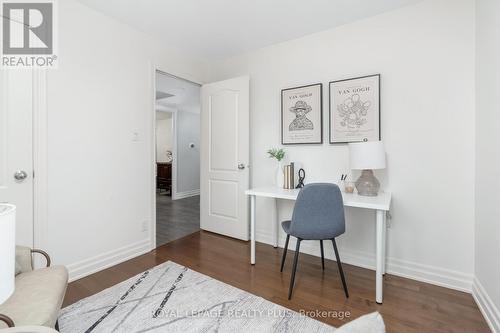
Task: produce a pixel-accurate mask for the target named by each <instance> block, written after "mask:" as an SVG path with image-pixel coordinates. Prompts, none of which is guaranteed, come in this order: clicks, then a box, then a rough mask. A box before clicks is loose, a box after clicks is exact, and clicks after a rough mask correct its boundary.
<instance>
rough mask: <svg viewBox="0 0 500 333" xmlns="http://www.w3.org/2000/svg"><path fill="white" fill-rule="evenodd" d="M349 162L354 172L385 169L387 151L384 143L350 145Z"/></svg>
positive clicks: (370, 142) (371, 142)
mask: <svg viewBox="0 0 500 333" xmlns="http://www.w3.org/2000/svg"><path fill="white" fill-rule="evenodd" d="M349 162H350V166H351V169H353V170H374V169H385V150H384V144H383V143H382V141H368V142H356V143H350V144H349Z"/></svg>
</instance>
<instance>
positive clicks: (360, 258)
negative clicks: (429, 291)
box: [256, 233, 473, 293]
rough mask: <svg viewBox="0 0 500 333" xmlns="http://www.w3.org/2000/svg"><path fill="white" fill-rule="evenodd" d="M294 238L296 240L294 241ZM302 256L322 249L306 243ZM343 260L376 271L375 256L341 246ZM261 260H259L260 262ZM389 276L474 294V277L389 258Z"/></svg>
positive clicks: (328, 253)
mask: <svg viewBox="0 0 500 333" xmlns="http://www.w3.org/2000/svg"><path fill="white" fill-rule="evenodd" d="M292 238H293V237H292ZM256 240H257V241H258V242H262V243H266V244H273V239H272V236H271V235H269V234H265V233H257V234H256ZM284 243H285V240H284V239H281V238H280V240H279V244H280V247H283V246H284ZM294 247H295V242H294V241H292V239H290V245H289V247H288V248H289V249H293V248H294ZM300 252H304V253H307V254H311V255H314V256H320V251H319V245H318V244H314V243H313V242H305V243H304V244H303V245H301V248H300ZM339 252H340V258H341V260H342V262H345V263H346V264H350V265H354V266H358V267H363V268H367V269H371V270H375V253H368V252H361V251H355V250H352V249H348V248H345V247H340V246H339ZM325 258H328V259H331V260H335V257H334V255H333V250H332V249H331V247H329V246H325ZM257 260H258V259H257ZM386 272H387V273H389V274H393V275H397V276H401V277H405V278H408V279H412V280H417V281H421V282H426V283H430V284H434V285H438V286H441V287H446V288H450V289H455V290H460V291H465V292H469V293H470V292H471V290H472V279H473V275H472V274H465V273H462V272H457V271H454V270H449V269H444V268H441V267H436V266H430V265H423V264H419V263H415V262H411V261H406V260H401V259H396V258H391V257H388V258H387V261H386Z"/></svg>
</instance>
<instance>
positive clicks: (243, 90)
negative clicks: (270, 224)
mask: <svg viewBox="0 0 500 333" xmlns="http://www.w3.org/2000/svg"><path fill="white" fill-rule="evenodd" d="M249 81H250V79H249V77H248V76H245V77H238V78H234V79H230V80H226V81H221V82H214V83H210V84H206V85H204V86H202V88H201V98H202V107H201V152H200V157H201V161H200V164H201V170H200V171H201V179H200V195H201V198H200V206H201V209H200V210H201V211H200V227H201V229H203V230H207V231H212V232H216V233H219V234H222V235H226V236H230V237H234V238H238V239H243V240H248V226H249V225H248V200H247V197H246V196H245V193H244V192H245V190H247V189H248V186H249V170H248V168H249V165H248V164H249V159H250V157H249V156H250V152H249V83H250V82H249Z"/></svg>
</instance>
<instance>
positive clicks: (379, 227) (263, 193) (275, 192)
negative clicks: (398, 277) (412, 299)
mask: <svg viewBox="0 0 500 333" xmlns="http://www.w3.org/2000/svg"><path fill="white" fill-rule="evenodd" d="M245 194H246V195H249V196H250V240H251V250H250V263H251V264H252V265H254V264H255V198H256V197H265V198H273V199H274V205H275V209H274V212H273V214H274V216H273V220H274V221H273V222H272V223H273V230H272V231H273V239H274V247H278V235H279V233H278V228H279V224H280V221H278V216H277V211H278V210H277V208H278V207H277V201H278V199H284V200H296V199H297V195H298V194H299V190H296V189H294V190H284V189H282V188H279V187H261V188H254V189H250V190H247V191H245ZM342 198H343V199H344V206H346V207H356V208H365V209H373V210H375V211H376V219H375V221H376V244H377V246H376V247H377V249H376V252H377V269H376V281H375V288H376V295H375V300H376V302H377V303H379V304H381V303H382V299H383V275H384V274H385V248H386V246H385V239H386V222H385V216H386V212H387V211H388V210H389V208H390V205H391V194H390V193H388V192H382V193H379V195H378V196H376V197H364V196H361V195H357V194H348V193H344V192H342Z"/></svg>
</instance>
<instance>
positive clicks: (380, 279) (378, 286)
mask: <svg viewBox="0 0 500 333" xmlns="http://www.w3.org/2000/svg"><path fill="white" fill-rule="evenodd" d="M384 213H385V212H384V211H383V210H377V271H376V273H375V290H376V291H375V300H376V302H377V303H378V304H382V300H383V286H384V274H383V262H384V260H385V258H384V250H383V249H384V246H385V244H384V229H385V219H384Z"/></svg>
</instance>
